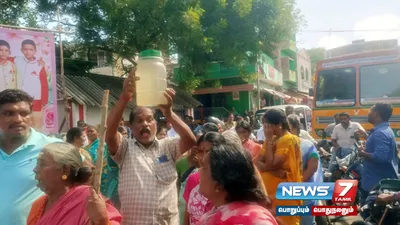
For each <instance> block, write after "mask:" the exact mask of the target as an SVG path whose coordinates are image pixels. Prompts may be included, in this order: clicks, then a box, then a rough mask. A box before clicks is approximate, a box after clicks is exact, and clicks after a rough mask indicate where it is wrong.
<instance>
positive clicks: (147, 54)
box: [139, 49, 161, 58]
mask: <svg viewBox="0 0 400 225" xmlns="http://www.w3.org/2000/svg"><path fill="white" fill-rule="evenodd" d="M139 57H140V58H145V57H161V51H157V50H153V49H148V50H144V51H141V52H140V53H139Z"/></svg>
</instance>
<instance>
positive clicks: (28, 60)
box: [14, 39, 49, 129]
mask: <svg viewBox="0 0 400 225" xmlns="http://www.w3.org/2000/svg"><path fill="white" fill-rule="evenodd" d="M21 52H22V54H24V56H23V57H19V56H17V57H15V59H14V63H15V65H16V67H17V74H18V76H17V77H18V83H17V87H18V88H19V89H22V90H23V91H25V92H27V93H28V94H29V95H30V96H32V97H33V99H34V101H33V108H32V110H33V119H34V127H35V128H38V129H40V128H41V127H42V116H43V113H42V109H43V108H44V107H45V106H46V105H47V103H48V100H49V84H48V80H47V72H46V69H45V65H44V62H43V61H42V60H38V59H37V58H36V57H35V54H36V44H35V42H34V41H32V40H30V39H26V40H24V41H22V43H21Z"/></svg>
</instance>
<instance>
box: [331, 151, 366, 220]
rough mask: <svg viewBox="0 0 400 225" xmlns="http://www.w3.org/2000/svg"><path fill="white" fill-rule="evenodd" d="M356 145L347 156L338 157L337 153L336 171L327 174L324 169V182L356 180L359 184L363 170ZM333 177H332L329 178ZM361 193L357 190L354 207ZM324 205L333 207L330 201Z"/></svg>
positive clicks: (336, 218) (339, 217)
mask: <svg viewBox="0 0 400 225" xmlns="http://www.w3.org/2000/svg"><path fill="white" fill-rule="evenodd" d="M358 146H359V145H358V143H356V144H355V145H354V148H352V149H351V151H350V152H348V154H347V155H345V156H343V155H342V157H340V156H341V154H340V153H339V154H338V155H339V156H336V162H337V165H338V169H337V170H336V171H335V172H333V173H329V172H327V171H326V170H327V169H325V171H324V176H325V177H324V181H325V182H327V181H328V180H330V181H331V182H332V180H333V182H334V181H336V180H339V179H341V180H358V182H360V180H361V173H362V170H363V164H362V158H361V157H360V156H359V155H358V151H357V149H358ZM331 176H333V177H331ZM360 196H361V193H360V191H359V190H358V191H357V194H356V198H355V202H354V204H355V205H358V204H359V199H360ZM325 205H328V206H329V205H333V203H332V201H331V200H327V201H325ZM341 218H343V216H338V217H334V218H332V219H330V222H336V221H338V220H340V219H341Z"/></svg>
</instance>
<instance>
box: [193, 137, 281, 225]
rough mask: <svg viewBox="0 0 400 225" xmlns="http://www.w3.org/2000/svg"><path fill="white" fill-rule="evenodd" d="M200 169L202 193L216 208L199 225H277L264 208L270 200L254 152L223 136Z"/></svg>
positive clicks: (207, 155)
mask: <svg viewBox="0 0 400 225" xmlns="http://www.w3.org/2000/svg"><path fill="white" fill-rule="evenodd" d="M229 137H232V136H230V135H228V138H229ZM199 171H200V188H199V190H200V193H201V194H202V195H203V196H204V197H206V198H207V199H208V200H210V201H211V202H212V203H213V205H214V208H213V209H212V210H210V211H208V212H207V213H206V214H204V215H203V216H202V217H201V218H200V220H199V221H198V223H197V224H198V225H206V224H246V225H251V224H254V225H255V224H263V225H276V224H277V222H276V220H275V219H274V217H273V215H272V214H271V213H270V211H269V210H268V209H266V208H264V207H263V206H265V202H266V201H267V199H266V196H265V193H264V191H263V190H262V185H261V183H260V182H259V180H258V179H257V172H256V168H255V167H254V164H253V162H252V158H251V155H250V153H248V152H247V151H246V150H244V149H243V148H242V147H241V145H240V144H239V143H236V142H235V140H232V141H229V140H227V138H225V137H224V136H220V137H219V142H218V143H216V144H214V145H213V146H212V147H211V148H210V151H209V153H207V154H206V155H205V156H204V159H203V164H202V167H201V168H200V170H199Z"/></svg>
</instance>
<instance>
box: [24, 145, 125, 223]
mask: <svg viewBox="0 0 400 225" xmlns="http://www.w3.org/2000/svg"><path fill="white" fill-rule="evenodd" d="M83 161H84V158H83V156H82V155H81V154H80V153H79V151H78V149H77V148H76V147H74V146H73V145H70V144H68V143H55V144H49V145H47V146H45V147H44V149H43V151H42V152H41V153H40V154H39V157H38V160H37V165H36V167H35V169H34V172H35V174H36V176H35V179H36V180H37V181H38V187H39V188H40V189H41V190H42V191H43V192H44V193H45V195H44V196H42V197H40V198H39V199H37V200H36V201H35V202H34V203H33V205H32V208H31V211H30V213H29V216H28V221H27V224H28V225H49V224H52V225H64V224H74V225H75V224H76V225H90V224H96V225H108V224H120V223H121V220H122V217H121V215H120V214H119V212H118V211H117V210H116V209H115V208H114V207H113V206H112V205H111V204H110V203H108V202H105V201H104V200H103V198H102V197H101V196H100V195H98V194H97V193H96V192H95V191H94V190H93V189H92V188H91V187H90V186H87V185H85V184H86V183H87V182H88V181H89V179H90V177H91V176H92V168H89V167H85V165H84V163H83Z"/></svg>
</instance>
